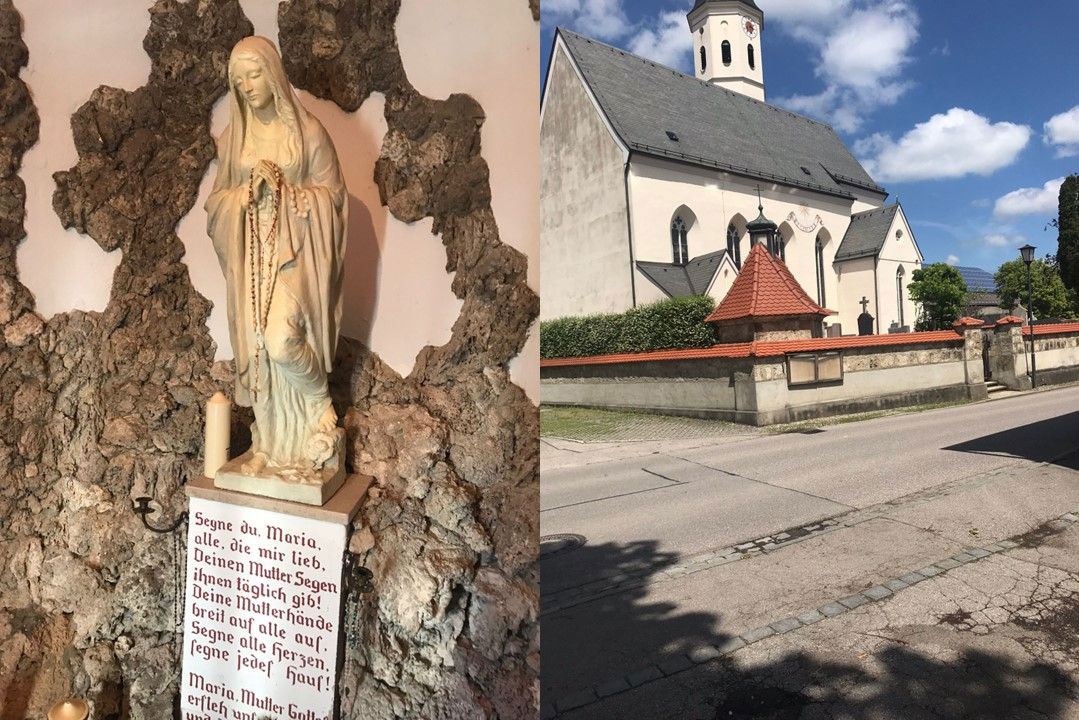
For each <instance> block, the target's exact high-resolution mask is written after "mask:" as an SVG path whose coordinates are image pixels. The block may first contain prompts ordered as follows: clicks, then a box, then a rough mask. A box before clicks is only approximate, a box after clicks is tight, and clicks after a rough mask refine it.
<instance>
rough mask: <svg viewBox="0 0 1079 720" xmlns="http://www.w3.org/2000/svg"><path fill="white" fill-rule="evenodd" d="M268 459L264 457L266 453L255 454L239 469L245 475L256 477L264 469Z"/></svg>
mask: <svg viewBox="0 0 1079 720" xmlns="http://www.w3.org/2000/svg"><path fill="white" fill-rule="evenodd" d="M268 461H269V458H267V457H266V453H261V452H256V453H255V454H254V456H252V458H251V459H250V460H248V461H247V462H245V463H244V464H243V466H242V467H241V469H242V470H243V471H244V474H245V475H257V474H259V473H260V472H262V471H263V470H264V469H265V468H266V463H267V462H268Z"/></svg>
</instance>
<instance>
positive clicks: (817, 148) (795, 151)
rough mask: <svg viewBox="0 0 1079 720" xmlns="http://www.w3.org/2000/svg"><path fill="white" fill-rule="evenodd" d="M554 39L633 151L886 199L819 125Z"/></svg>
mask: <svg viewBox="0 0 1079 720" xmlns="http://www.w3.org/2000/svg"><path fill="white" fill-rule="evenodd" d="M558 33H559V35H560V36H561V37H562V39H563V40H564V41H565V43H566V47H567V48H568V49H569V52H570V53H571V54H572V56H573V59H574V60H575V61H576V63H577V66H578V67H579V68H580V70H581V73H582V74H583V75H584V78H585V81H586V82H587V83H588V86H589V87H590V88H591V90H592V92H593V94H594V95H595V97H596V100H597V101H598V102H599V104H600V107H601V108H602V110H603V113H604V114H605V115H606V116H607V119H608V120H609V121H610V123H611V125H612V127H613V128H614V130H615V132H616V133H617V134H618V136H619V138H621V140H622V142H623V143H625V144H626V145H627V146H628V147H629V148H630V149H631V150H633V151H636V152H639V153H644V154H648V155H654V156H658V157H666V158H671V159H674V160H678V161H681V162H686V163H689V164H693V165H698V166H702V167H708V168H716V169H720V170H726V171H729V172H732V173H734V174H737V175H742V176H745V177H750V178H754V179H761V180H766V181H770V182H779V183H782V184H785V185H789V186H794V187H800V188H806V189H810V190H816V191H818V192H824V193H827V194H830V195H836V196H839V197H844V198H852V197H853V195H852V190H853V189H854V188H862V189H867V190H871V191H873V192H876V193H879V194H881V195H887V191H886V190H884V189H883V188H881V187H880V186H879V185H877V184H876V183H875V182H874V181H873V178H871V177H870V176H869V174H868V173H867V172H866V171H865V169H864V168H863V167H862V166H861V165H860V164H859V163H858V161H857V160H855V159H854V156H852V155H851V154H850V151H849V150H847V147H846V145H844V144H843V141H842V140H840V139H839V136H838V135H836V133H835V131H834V130H832V128H831V127H829V126H827V125H824V124H821V123H819V122H817V121H815V120H810V119H809V118H806V117H803V116H801V115H796V114H795V113H792V112H788V111H787V110H782V109H780V108H778V107H775V106H773V105H769V104H767V103H763V102H760V101H758V100H754V99H752V98H749V97H746V96H745V95H742V94H741V93H736V92H734V91H732V90H727V89H726V88H722V87H718V86H716V85H712V84H711V83H707V82H704V81H702V80H698V79H696V78H694V77H690V76H689V75H685V74H683V73H680V72H677V71H675V70H671V69H670V68H667V67H664V66H662V65H657V64H656V63H654V62H652V61H651V60H645V59H644V58H641V57H638V56H636V55H633V54H631V53H628V52H625V51H624V50H619V49H617V48H613V47H611V46H610V45H605V44H603V43H601V42H597V41H595V40H590V39H588V38H586V37H584V36H582V35H578V34H576V33H574V32H571V31H569V30H566V29H564V28H559V29H558ZM668 131H669V132H673V133H674V134H675V135H676V136H677V138H678V140H677V141H675V140H672V139H671V138H670V137H668V135H667V133H668Z"/></svg>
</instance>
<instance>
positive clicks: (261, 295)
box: [206, 37, 348, 482]
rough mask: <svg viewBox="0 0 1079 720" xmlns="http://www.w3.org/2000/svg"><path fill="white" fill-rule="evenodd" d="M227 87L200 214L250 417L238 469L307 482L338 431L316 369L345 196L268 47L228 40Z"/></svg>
mask: <svg viewBox="0 0 1079 720" xmlns="http://www.w3.org/2000/svg"><path fill="white" fill-rule="evenodd" d="M228 82H229V94H228V95H229V110H230V120H229V125H228V127H227V128H226V129H225V132H224V134H223V135H222V136H221V138H220V139H219V141H218V162H219V165H218V170H217V179H216V181H215V183H214V188H213V192H212V194H211V195H210V199H209V201H207V203H206V210H207V213H208V214H209V223H208V232H209V235H210V237H211V238H212V239H213V244H214V249H215V250H216V251H217V257H218V259H219V260H220V262H221V269H222V270H223V271H224V274H225V281H226V285H227V289H228V320H229V335H230V339H231V340H232V349H233V353H234V357H235V360H236V392H235V399H236V402H237V403H238V404H239V405H243V406H250V407H252V408H253V409H254V415H255V424H254V425H253V426H252V448H251V452H250V453H249V454H248V455H245V456H244V458H243V459H244V463H243V471H244V472H245V473H247V474H249V475H256V476H257V475H261V474H264V473H265V474H270V475H275V476H292V477H293V479H296V476H297V475H298V476H299V479H301V480H305V481H312V482H313V481H315V479H317V477H318V476H319V475H320V471H321V470H322V469H323V466H324V465H325V464H326V462H327V460H329V459H330V457H331V456H332V455H333V454H334V453H335V446H336V443H337V442H338V440H337V437H338V435H339V431H338V430H337V416H336V414H335V413H334V409H333V405H332V404H331V403H330V396H329V392H328V388H327V375H328V373H329V372H330V370H331V366H332V363H333V358H334V352H335V349H336V345H337V336H338V332H339V329H340V323H341V279H342V278H341V266H342V260H343V259H344V251H345V230H346V224H347V222H348V217H347V216H348V193H347V191H346V189H345V184H344V181H343V179H342V177H341V168H340V166H339V164H338V160H337V153H336V151H335V150H334V146H333V143H332V142H331V141H330V137H329V135H327V134H326V131H325V129H324V128H323V127H322V125H321V123H319V121H318V120H316V119H315V118H314V117H313V116H312V115H311V114H310V113H308V112H307V110H305V109H304V107H303V106H302V105H301V104H300V102H299V99H298V98H297V97H296V93H295V91H294V90H293V89H292V86H291V85H290V84H289V82H288V78H287V77H286V76H285V70H284V67H283V66H282V64H281V57H280V55H278V53H277V49H276V48H275V47H274V45H273V43H272V42H270V41H269V40H267V39H266V38H262V37H248V38H245V39H243V40H241V41H240V42H239V43H237V45H236V47H235V48H233V50H232V54H231V56H230V58H229V65H228Z"/></svg>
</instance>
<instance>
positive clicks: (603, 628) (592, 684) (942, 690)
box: [541, 541, 1079, 720]
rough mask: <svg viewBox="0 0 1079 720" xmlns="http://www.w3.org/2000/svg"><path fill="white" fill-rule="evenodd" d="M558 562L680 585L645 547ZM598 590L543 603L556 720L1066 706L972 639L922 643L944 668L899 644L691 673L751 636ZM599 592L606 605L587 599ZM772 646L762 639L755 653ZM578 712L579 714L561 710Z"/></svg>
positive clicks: (978, 711)
mask: <svg viewBox="0 0 1079 720" xmlns="http://www.w3.org/2000/svg"><path fill="white" fill-rule="evenodd" d="M565 552H573V553H588V554H591V555H593V557H590V558H587V559H588V560H589V564H590V566H593V567H596V566H603V567H608V568H610V569H611V570H618V571H625V572H624V574H631V573H637V578H638V579H637V580H636V582H638V583H640V582H641V581H651V582H672V583H678V582H679V580H678V578H671V577H670V576H669V575H668V572H673V574H675V575H677V574H678V573H679V571H678V570H676V569H675V567H676V566H677V565H679V563H680V558H679V556H678V554H677V553H671V552H664V551H661V550H659V544H658V542H656V541H643V542H634V543H627V544H618V543H605V544H601V545H596V546H589V545H584V546H582V547H578V548H576V549H569V550H565ZM593 562H595V563H601V564H600V565H592V563H593ZM746 562H752V560H747V561H746ZM541 565H542V559H541ZM646 569H647V570H646ZM642 572H643V575H642V574H641V573H642ZM615 579H617V578H615ZM605 582H606V585H609V584H610V581H605ZM629 582H630V583H632V582H634V581H633V580H632V578H631V579H630V581H629ZM606 585H599V586H593V587H592V588H591V589H589V590H588V591H587V592H586V593H585V594H583V595H579V596H577V598H576V599H574V598H573V597H571V595H572V593H573V592H575V591H573V590H563V591H560V592H558V593H554V594H553V595H551V596H546V597H544V598H543V600H542V601H541V612H542V617H541V623H542V627H543V645H542V655H543V667H542V672H541V678H542V688H543V695H542V701H543V703H544V705H545V706H556V707H559V712H558V717H560V718H566V719H567V720H584V719H586V718H587V720H607V719H608V718H609V719H611V720H615V719H617V720H638V719H639V720H666V719H668V718H669V719H671V720H675V719H677V720H694V719H699V720H712V719H714V720H749V719H750V718H752V719H753V720H809V719H811V718H820V719H828V720H838V719H843V718H849V719H851V720H860V719H861V718H889V719H895V720H900V719H901V720H920V719H921V718H941V719H945V718H946V719H948V720H950V719H952V718H972V719H973V718H978V719H979V720H981V719H993V720H995V719H997V718H999V719H1000V720H1019V719H1022V718H1041V719H1043V720H1046V719H1048V720H1057V719H1060V720H1063V719H1064V718H1066V717H1070V715H1068V713H1069V712H1070V710H1071V709H1073V708H1074V705H1072V704H1071V703H1072V702H1073V701H1074V700H1075V698H1076V697H1077V687H1076V683H1075V679H1074V678H1073V677H1071V676H1070V675H1069V674H1068V673H1066V672H1064V671H1063V670H1061V669H1060V668H1058V667H1055V666H1053V665H1050V664H1048V663H1044V662H1040V661H1023V660H1022V659H1020V660H1018V661H1016V660H1013V659H1011V658H1008V657H1005V656H1003V655H997V654H991V653H988V652H984V651H981V650H978V649H972V648H971V647H970V645H971V644H972V643H973V642H977V641H978V638H976V637H973V636H967V637H963V638H957V641H956V643H955V646H956V647H957V648H960V649H958V650H957V651H956V652H952V653H949V652H940V646H939V644H935V643H934V642H931V641H927V642H926V643H925V647H926V648H927V649H932V650H934V651H935V653H937V652H939V654H940V656H941V657H944V658H947V660H944V659H939V658H938V657H933V656H931V655H929V654H927V653H926V652H923V651H922V650H920V649H919V648H918V647H916V646H914V645H912V644H910V643H908V642H905V641H903V640H902V639H897V640H894V641H891V640H889V639H888V638H887V637H882V638H881V639H882V640H883V641H884V642H883V643H882V644H881V645H879V646H878V648H877V649H876V650H875V651H874V652H873V653H872V654H871V655H864V656H863V655H857V656H855V655H854V651H853V650H852V649H851V648H850V647H821V648H820V652H819V653H818V652H816V650H815V649H814V650H813V651H805V650H804V646H803V650H802V651H799V652H793V653H790V654H787V655H785V656H781V657H779V658H769V659H764V660H761V659H760V658H761V656H760V655H759V654H758V653H756V652H755V651H754V649H753V648H749V649H746V650H742V651H740V652H736V653H734V654H731V655H724V656H722V657H719V658H717V659H712V660H709V661H707V662H702V663H699V664H695V663H693V662H692V661H691V660H690V659H689V658H693V657H696V658H697V659H699V658H700V655H699V653H700V651H701V649H702V648H705V647H707V646H713V647H722V646H724V645H725V644H726V643H727V642H728V641H730V640H731V639H732V638H733V637H734V633H736V632H745V631H746V630H748V629H749V628H734V627H722V623H721V620H722V610H723V608H721V607H714V608H708V607H707V601H705V602H702V603H699V605H698V607H700V608H706V609H698V610H692V611H688V612H686V611H681V610H680V609H679V607H680V606H683V603H681V602H678V603H677V604H676V603H675V602H665V601H658V600H656V599H654V598H650V593H649V589H648V587H647V586H646V585H643V584H638V585H632V584H630V585H629V586H625V587H622V589H621V590H619V591H617V592H615V591H611V590H607V591H604V590H603V589H602V588H603V587H606ZM674 587H675V588H677V587H678V586H677V585H675V586H674ZM597 592H608V593H609V594H606V595H604V596H603V597H595V596H594V595H595V593H597ZM567 593H568V594H569V595H567ZM667 595H668V597H670V593H667ZM688 599H689V598H687V600H688ZM679 600H681V598H679ZM893 601H894V600H887V601H885V602H893ZM806 609H807V610H808V609H810V608H806ZM770 619H771V620H772V621H773V622H774V621H776V620H779V619H781V618H770ZM843 621H844V619H843V617H840V618H834V619H831V620H824V621H822V623H837V622H843ZM822 627H823V626H822ZM795 632H809V631H808V630H804V629H803V630H801V631H795ZM957 632H958V631H957ZM908 639H909V638H908ZM784 641H785V639H784V638H768V639H765V640H763V641H762V645H761V646H758V647H761V648H762V649H766V647H767V646H766V645H765V644H767V643H781V642H784ZM1077 644H1079V640H1077ZM687 655H688V656H689V657H687ZM752 657H756V658H757V659H756V660H752V659H751V658H752ZM855 657H857V660H854V658H855ZM662 675H669V676H670V677H661V676H662ZM630 686H634V687H633V689H630ZM597 689H598V690H599V693H598V695H597V694H596V692H597ZM599 698H602V699H599ZM581 703H586V704H584V705H583V706H581V707H577V708H576V709H573V708H574V706H576V705H579V704H581Z"/></svg>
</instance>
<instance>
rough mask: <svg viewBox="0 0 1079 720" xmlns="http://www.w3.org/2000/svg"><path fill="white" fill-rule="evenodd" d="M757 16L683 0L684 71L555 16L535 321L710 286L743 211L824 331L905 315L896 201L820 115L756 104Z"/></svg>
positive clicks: (907, 242)
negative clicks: (687, 70) (821, 312)
mask: <svg viewBox="0 0 1079 720" xmlns="http://www.w3.org/2000/svg"><path fill="white" fill-rule="evenodd" d="M764 28H765V17H764V13H763V12H762V11H761V9H760V8H759V7H757V5H756V3H755V2H753V0H697V3H696V4H695V5H694V7H693V8H692V9H691V10H690V12H689V14H688V27H687V32H690V33H692V36H693V60H694V65H695V76H689V75H685V74H682V73H680V72H677V71H675V70H672V69H670V68H667V67H663V66H661V65H658V64H656V63H654V62H652V61H649V60H646V59H644V58H641V57H638V56H635V55H633V54H631V53H629V52H626V51H624V50H621V49H618V48H615V47H611V46H609V45H606V44H603V43H601V42H599V41H596V40H593V39H590V38H587V37H584V36H582V35H579V34H577V33H574V32H571V31H569V30H566V29H561V28H560V29H559V30H558V31H557V33H556V35H555V41H554V50H553V53H552V59H551V63H550V67H549V70H548V75H547V78H546V86H545V89H544V95H543V101H542V114H541V130H540V137H541V163H542V168H543V184H542V188H541V233H540V247H541V258H542V260H541V261H542V263H543V268H544V272H543V278H542V290H541V292H542V297H543V298H544V301H543V307H542V310H541V314H542V318H543V319H545V320H549V319H555V318H559V317H567V316H584V315H590V314H594V313H612V312H623V311H625V310H628V309H631V308H634V307H637V306H640V305H644V304H647V303H651V302H654V301H657V300H662V299H665V298H669V297H681V296H686V295H704V294H707V295H710V296H712V297H713V298H714V299H715V300H716V301H717V302H720V301H722V300H723V298H724V297H725V296H726V295H727V293H728V292H729V291H730V289H731V287H732V285H733V284H734V281H735V279H736V278H737V277H738V275H739V273H740V272H741V271H742V268H743V266H744V264H745V262H746V260H747V258H748V257H749V255H750V253H751V251H752V249H753V245H754V243H755V240H754V237H755V234H754V232H753V228H754V224H755V223H756V224H757V225H758V226H760V227H768V226H771V227H774V228H775V229H774V233H773V234H774V240H773V241H772V243H771V244H772V247H769V248H768V249H769V250H770V251H771V252H772V253H773V254H774V256H775V257H777V258H778V259H779V260H780V261H782V262H783V263H784V264H785V265H786V267H787V268H789V271H790V274H791V275H792V276H793V278H794V279H795V280H796V281H797V283H798V284H799V285H800V286H801V288H802V289H803V290H804V292H805V294H806V295H808V297H810V298H811V299H812V300H813V302H815V303H816V304H817V305H819V306H820V307H822V308H827V309H829V310H830V311H831V312H830V314H828V316H827V317H825V319H824V326H823V329H822V330H821V332H823V333H825V334H827V335H829V336H837V335H857V334H867V333H868V334H888V333H895V332H909V331H910V329H911V328H913V326H914V322H915V314H916V307H915V305H914V303H913V301H912V300H911V299H910V296H909V293H908V292H907V285H908V284H909V283H910V281H911V276H912V274H913V272H914V271H915V270H917V269H919V268H920V267H921V266H922V259H923V258H922V254H921V251H920V250H919V248H918V244H917V241H916V239H915V237H914V234H913V233H912V232H911V229H910V225H909V224H908V222H907V218H906V216H905V214H904V212H903V207H902V205H901V204H900V203H899V202H898V200H893V201H891V202H889V193H888V191H887V190H886V189H884V188H883V187H881V186H880V185H878V184H877V183H876V182H875V181H874V180H873V178H872V177H870V176H869V174H868V173H867V172H866V170H865V169H864V168H863V167H862V165H861V164H860V163H859V162H858V161H857V160H856V159H855V158H854V156H853V155H852V154H851V153H850V151H849V150H848V149H847V147H846V146H845V145H844V143H843V141H842V140H841V139H840V138H839V137H838V136H837V135H836V133H835V131H834V130H833V129H832V128H831V127H829V126H827V125H824V124H821V123H819V122H817V121H814V120H811V119H809V118H806V117H803V116H801V115H797V114H795V113H792V112H789V111H787V110H783V109H781V108H778V107H776V106H773V105H769V104H767V103H766V102H765V83H764V61H765V56H764V52H763V49H764V48H763V44H762V37H763V31H764ZM765 236H766V234H764V233H758V234H756V237H762V238H763V237H765ZM860 317H861V318H862V327H859V318H860ZM870 317H871V318H872V320H871V322H870V325H868V326H866V325H865V322H866V319H867V318H870Z"/></svg>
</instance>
